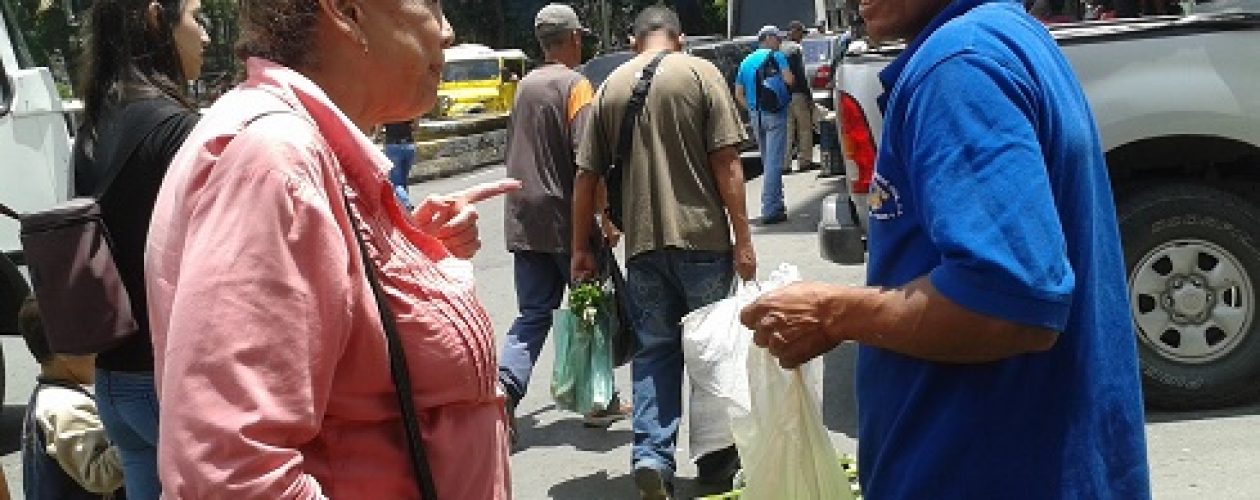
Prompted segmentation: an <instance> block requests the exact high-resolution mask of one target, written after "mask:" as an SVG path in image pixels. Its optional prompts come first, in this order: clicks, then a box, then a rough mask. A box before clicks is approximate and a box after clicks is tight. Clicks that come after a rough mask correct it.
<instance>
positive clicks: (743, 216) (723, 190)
mask: <svg viewBox="0 0 1260 500" xmlns="http://www.w3.org/2000/svg"><path fill="white" fill-rule="evenodd" d="M709 168H710V169H712V170H713V177H714V179H716V180H717V188H718V194H719V195H720V196H721V197H722V204H723V205H726V215H727V217H728V218H729V219H730V224H731V231H732V232H733V233H734V236H735V241H736V242H737V243H750V242H752V232H751V231H750V230H749V228H748V207H747V205H746V203H747V202H746V201H745V199H746V198H745V195H744V167H743V165H742V164H741V163H740V160H739V150H737V149H735V146H726V147H724V148H720V149H718V150H715V151H713V152H711V153H709Z"/></svg>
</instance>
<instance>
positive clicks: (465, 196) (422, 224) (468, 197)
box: [411, 179, 521, 259]
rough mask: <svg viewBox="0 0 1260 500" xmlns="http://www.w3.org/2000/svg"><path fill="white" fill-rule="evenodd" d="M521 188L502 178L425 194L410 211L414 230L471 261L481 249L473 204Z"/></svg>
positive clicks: (515, 181) (455, 254) (514, 181)
mask: <svg viewBox="0 0 1260 500" xmlns="http://www.w3.org/2000/svg"><path fill="white" fill-rule="evenodd" d="M520 188H521V181H518V180H516V179H503V180H499V181H494V182H486V183H482V184H478V185H476V186H473V187H470V188H468V189H464V190H461V191H456V192H454V193H450V194H444V195H429V196H426V197H425V198H424V200H423V201H421V202H420V203H419V204H418V205H416V209H415V210H414V211H413V212H411V217H412V220H413V221H414V222H415V224H416V227H418V228H420V230H421V231H424V232H425V233H428V234H429V235H430V236H433V237H434V238H437V239H438V240H439V241H441V242H442V244H443V245H446V249H447V251H449V252H450V253H451V255H453V256H455V257H457V258H460V259H471V258H472V257H473V255H476V254H477V250H479V249H480V248H481V238H480V236H479V233H478V231H477V207H476V206H475V205H476V204H477V203H479V202H482V201H486V200H488V199H490V198H494V197H495V196H501V195H504V194H507V193H510V192H512V191H516V190H517V189H520Z"/></svg>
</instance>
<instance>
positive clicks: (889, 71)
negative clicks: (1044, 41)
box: [877, 0, 1017, 113]
mask: <svg viewBox="0 0 1260 500" xmlns="http://www.w3.org/2000/svg"><path fill="white" fill-rule="evenodd" d="M1015 1H1017V0H954V1H953V2H951V3H950V4H949V5H947V6H945V8H944V9H942V10H941V12H940V13H938V14H937V15H936V17H934V18H932V21H931V22H929V23H928V24H927V26H926V27H924V28H923V31H920V32H919V34H918V35H916V36H915V37H914V40H913V41H911V42H910V44H909V45H907V46H906V50H904V51H902V52H901V55H899V56H897V58H896V59H894V60H893V62H891V63H889V64H888V66H887V67H885V68H884V69H883V70H882V71H880V72H879V81H880V83H882V84H883V85H884V93H882V94H880V95H879V98H878V99H877V102H878V103H879V111H880V113H883V112H884V110H885V107H886V106H887V105H888V94H889V93H890V92H892V89H893V86H894V85H896V84H897V80H899V79H901V73H902V72H903V71H905V69H906V65H907V64H909V63H910V58H912V57H914V54H915V52H918V51H919V47H920V46H922V45H923V42H924V41H926V40H927V39H928V37H930V36H932V33H935V32H936V30H938V29H940V27H941V26H944V25H945V23H947V22H950V21H952V20H953V19H954V18H956V17H958V16H961V15H963V14H966V13H967V12H969V11H970V10H971V9H974V8H976V7H979V6H981V5H984V4H986V3H998V2H1015Z"/></svg>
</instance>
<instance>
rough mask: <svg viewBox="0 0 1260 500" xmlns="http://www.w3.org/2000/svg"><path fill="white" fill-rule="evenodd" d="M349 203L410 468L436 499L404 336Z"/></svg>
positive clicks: (425, 492) (427, 498)
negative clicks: (386, 353)
mask: <svg viewBox="0 0 1260 500" xmlns="http://www.w3.org/2000/svg"><path fill="white" fill-rule="evenodd" d="M342 197H343V199H344V200H345V203H346V215H347V216H349V217H350V224H351V225H352V226H353V228H352V229H353V230H354V239H355V240H356V241H358V242H359V256H360V257H362V258H363V274H366V275H367V280H368V284H369V285H370V286H371V287H372V296H373V297H375V298H376V309H377V311H378V312H379V313H380V316H381V326H382V327H384V329H385V345H386V349H387V350H388V351H389V376H390V378H392V379H394V392H395V394H396V395H397V397H398V406H399V408H401V409H402V417H403V431H404V432H406V434H407V452H408V454H410V455H411V471H412V473H413V475H414V476H415V479H416V486H418V487H419V488H420V493H421V494H422V495H423V497H424V500H436V499H437V489H436V488H435V487H434V483H433V473H432V471H431V470H430V469H429V458H428V455H427V454H426V453H425V450H424V441H422V440H421V436H420V419H419V418H418V417H417V415H416V404H415V401H414V400H412V398H411V377H410V376H409V374H410V373H411V371H410V370H409V369H408V368H407V357H406V356H405V355H404V351H403V345H402V339H400V338H399V336H398V324H397V322H396V321H395V319H394V314H393V312H392V311H390V310H389V305H388V304H387V303H386V302H385V292H384V290H382V289H381V283H380V280H379V279H377V276H376V268H375V267H373V266H372V262H371V260H370V259H368V251H367V244H365V243H364V242H363V232H362V231H361V230H360V227H359V223H358V222H357V221H356V219H355V218H354V213H353V210H352V209H351V208H350V197H349V196H347V195H346V194H345V192H344V191H343V192H342Z"/></svg>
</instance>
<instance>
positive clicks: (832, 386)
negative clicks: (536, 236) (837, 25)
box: [0, 167, 1260, 500]
mask: <svg viewBox="0 0 1260 500" xmlns="http://www.w3.org/2000/svg"><path fill="white" fill-rule="evenodd" d="M503 176H504V170H503V168H502V167H493V168H487V169H483V170H480V171H477V172H474V173H471V174H466V175H462V176H458V177H453V178H448V179H439V180H434V181H430V182H426V183H422V184H418V185H415V186H413V187H412V188H411V193H412V196H413V197H418V196H423V195H424V194H427V193H442V192H447V191H451V190H455V189H459V188H462V187H467V186H470V185H472V184H475V183H477V182H482V181H487V180H493V179H498V178H501V177H503ZM837 182H838V181H836V180H818V179H815V177H814V175H813V174H812V173H811V174H796V175H791V176H788V177H787V178H786V180H785V189H786V192H787V205H788V208H789V214H790V221H789V222H788V223H785V224H781V225H777V226H771V227H768V228H756V229H754V234H755V235H754V241H755V244H756V248H757V252H758V258H759V261H760V266H761V269H762V273H761V274H762V277H763V278H764V277H765V275H766V273H767V272H768V271H769V270H770V269H772V268H773V267H775V266H777V265H778V264H779V263H781V262H787V263H791V264H794V265H796V266H798V267H799V269H800V271H801V274H802V275H803V276H804V277H805V278H806V279H813V280H821V281H828V282H832V283H845V284H857V283H860V282H861V281H862V277H863V275H864V268H863V267H862V266H840V265H835V264H831V263H829V262H825V261H823V260H822V259H821V258H819V256H818V248H817V237H816V236H815V233H814V228H815V225H816V224H817V222H818V216H817V211H818V204H819V202H820V200H821V199H822V197H823V196H825V195H826V194H827V193H829V192H831V191H833V190H835V189H836V186H837ZM759 187H760V183H759V182H753V183H752V184H750V185H749V193H748V199H749V200H750V207H755V206H756V200H758V199H759V196H760V195H759V191H758V188H759ZM752 211H753V212H754V215H755V212H756V209H755V208H753V210H752ZM502 213H503V212H502V200H501V199H496V200H492V201H488V202H485V203H483V204H482V205H481V206H480V215H481V224H482V225H481V228H482V235H483V242H484V246H483V249H482V251H481V252H480V253H479V254H478V256H477V257H476V259H475V260H474V264H475V266H476V269H477V278H478V282H479V284H480V286H479V287H478V288H479V289H478V293H479V295H480V297H481V299H482V301H483V303H484V304H485V307H486V309H487V311H489V313H490V316H491V319H492V320H493V322H494V326H495V329H496V331H497V332H500V336H502V334H503V333H504V332H506V331H507V329H508V327H509V326H510V325H511V322H512V319H513V318H514V317H515V310H516V299H515V295H514V292H513V289H512V285H511V284H512V266H511V264H512V261H511V256H510V255H509V254H508V253H507V252H506V251H504V247H503V239H502V229H501V228H502V220H503V219H502ZM0 343H2V344H3V348H4V357H5V361H6V364H7V368H6V377H7V389H6V391H5V408H4V411H3V413H2V414H0V454H3V457H2V458H0V464H3V468H4V473H5V475H6V476H7V477H8V481H9V485H10V488H11V489H12V490H14V491H15V495H14V498H21V495H20V493H19V492H18V491H19V490H20V488H21V482H20V481H21V465H20V460H21V459H20V456H19V453H18V451H17V450H18V437H19V435H20V432H21V418H22V411H23V410H24V406H25V403H26V399H27V397H28V396H29V392H30V389H31V388H32V387H33V385H34V378H35V374H36V372H37V371H38V369H37V367H36V366H35V365H34V363H33V361H32V360H31V358H30V356H29V354H27V352H26V348H25V346H24V345H23V344H22V342H21V340H20V339H16V338H4V339H2V340H0ZM853 359H854V350H853V348H852V346H842V347H840V348H839V349H837V350H835V351H834V352H832V353H831V354H829V355H827V356H826V374H827V376H826V380H827V382H826V386H825V397H824V402H823V407H824V408H823V410H824V417H825V421H826V424H827V427H828V428H829V430H830V431H831V433H832V437H833V442H834V443H835V444H836V446H837V448H838V449H839V450H840V451H842V452H848V453H851V452H853V451H855V449H856V441H855V440H854V436H855V435H856V433H855V431H856V422H855V418H854V398H853V381H852V373H853ZM551 361H552V351H551V347H547V348H546V349H544V351H543V355H542V358H541V359H540V360H539V362H538V369H537V370H536V371H535V375H534V378H533V381H532V383H531V387H530V393H529V395H528V396H527V397H526V398H525V400H524V401H523V402H522V404H521V407H520V408H519V409H518V416H519V423H520V425H521V431H520V432H521V443H522V445H523V447H522V449H521V450H519V451H517V452H515V453H514V454H513V455H512V473H513V474H512V476H513V480H512V488H513V492H514V494H515V498H518V499H525V500H535V499H545V498H555V499H561V500H566V499H567V500H592V499H595V500H619V499H633V498H636V496H635V491H634V486H633V484H632V481H631V480H630V478H629V472H630V464H629V460H630V445H629V443H630V440H631V431H630V425H629V423H628V422H619V423H617V424H614V425H613V426H612V427H611V428H609V429H608V430H593V429H586V428H583V427H582V425H581V422H580V419H579V418H578V417H577V416H576V415H574V414H571V413H567V412H563V411H559V410H557V409H556V408H555V406H554V405H553V404H552V403H551V400H550V395H549V393H548V388H549V384H550V368H551ZM616 375H617V385H618V387H619V388H620V389H621V390H622V391H623V392H624V393H626V394H629V370H628V369H626V368H623V369H620V370H618V371H617V374H616ZM1147 422H1148V424H1147V438H1148V443H1149V456H1150V463H1151V469H1152V482H1153V485H1154V491H1155V497H1156V498H1159V499H1213V500H1216V499H1257V498H1260V404H1256V405H1252V406H1247V407H1242V408H1233V409H1227V410H1219V411H1212V412H1189V413H1151V414H1149V415H1148V416H1147ZM686 443H687V431H686V424H685V423H684V425H683V431H682V433H681V436H680V439H679V452H678V458H679V463H680V470H679V477H680V484H679V487H680V491H679V493H680V495H681V496H683V497H684V498H685V497H689V496H692V495H694V494H696V493H697V491H699V490H698V487H697V485H695V484H693V483H692V481H691V479H690V478H692V477H693V476H694V475H695V467H694V466H692V465H691V464H690V462H689V461H688V460H687V457H688V455H687V450H686Z"/></svg>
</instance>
